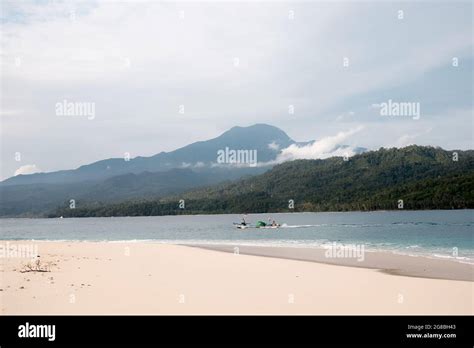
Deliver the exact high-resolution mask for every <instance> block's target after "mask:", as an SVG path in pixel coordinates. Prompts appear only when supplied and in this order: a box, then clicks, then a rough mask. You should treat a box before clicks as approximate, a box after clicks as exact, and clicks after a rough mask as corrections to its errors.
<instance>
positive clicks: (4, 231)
mask: <svg viewBox="0 0 474 348" xmlns="http://www.w3.org/2000/svg"><path fill="white" fill-rule="evenodd" d="M269 217H271V218H273V219H275V220H276V221H277V222H278V223H280V224H284V227H283V228H280V229H246V230H239V229H237V228H235V227H234V226H233V225H232V223H233V222H239V221H240V219H241V216H240V215H193V216H156V217H114V218H81V219H1V220H0V239H2V240H79V241H85V240H87V241H117V242H118V241H141V240H145V241H156V242H162V243H186V244H231V245H257V246H258V245H263V246H290V247H310V248H311V247H324V246H327V245H330V244H331V243H333V242H337V243H340V244H363V245H364V247H365V250H383V251H391V252H396V253H402V254H410V255H428V256H431V257H436V258H450V259H455V260H458V261H461V262H469V263H474V238H473V237H474V230H473V226H474V210H449V211H441V210H437V211H387V212H384V211H381V212H344V213H284V214H249V215H248V216H247V220H248V221H250V222H253V223H255V222H256V221H257V220H265V221H266V220H268V218H269ZM454 248H457V249H454ZM455 250H457V257H455V254H453V251H455Z"/></svg>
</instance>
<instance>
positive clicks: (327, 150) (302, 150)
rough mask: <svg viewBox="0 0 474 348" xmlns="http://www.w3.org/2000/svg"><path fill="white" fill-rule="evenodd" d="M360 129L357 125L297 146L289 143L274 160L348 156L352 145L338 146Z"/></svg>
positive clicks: (350, 154)
mask: <svg viewBox="0 0 474 348" xmlns="http://www.w3.org/2000/svg"><path fill="white" fill-rule="evenodd" d="M362 129H363V127H362V126H358V127H356V128H353V129H350V130H348V131H347V132H339V133H337V134H336V135H334V136H328V137H325V138H322V139H320V140H318V141H315V142H313V143H311V144H308V145H304V146H298V145H296V144H293V145H290V146H289V147H287V148H285V149H283V150H282V151H281V153H280V154H279V155H278V157H277V159H276V162H278V163H280V162H285V161H292V160H295V159H319V158H328V157H333V156H344V155H347V156H348V157H350V156H353V155H354V150H353V148H352V147H350V146H349V147H346V148H340V146H341V145H344V142H345V141H346V140H347V139H348V138H349V137H350V136H352V135H354V134H356V133H358V132H360V131H361V130H362Z"/></svg>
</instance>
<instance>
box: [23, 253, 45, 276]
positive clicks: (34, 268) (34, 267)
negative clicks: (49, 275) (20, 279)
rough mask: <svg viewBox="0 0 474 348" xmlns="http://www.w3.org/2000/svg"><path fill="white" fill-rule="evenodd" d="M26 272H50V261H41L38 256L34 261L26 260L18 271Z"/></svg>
mask: <svg viewBox="0 0 474 348" xmlns="http://www.w3.org/2000/svg"><path fill="white" fill-rule="evenodd" d="M26 272H51V262H47V263H46V264H45V263H42V262H41V259H40V258H39V256H38V258H37V259H36V261H35V262H28V263H27V264H25V265H23V267H22V269H21V270H20V273H26Z"/></svg>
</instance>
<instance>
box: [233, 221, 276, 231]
mask: <svg viewBox="0 0 474 348" xmlns="http://www.w3.org/2000/svg"><path fill="white" fill-rule="evenodd" d="M234 226H235V227H237V228H238V229H240V230H244V229H247V228H280V227H282V226H281V225H280V224H275V225H269V224H266V223H265V222H263V221H257V224H256V225H255V226H252V225H249V224H242V223H238V222H234Z"/></svg>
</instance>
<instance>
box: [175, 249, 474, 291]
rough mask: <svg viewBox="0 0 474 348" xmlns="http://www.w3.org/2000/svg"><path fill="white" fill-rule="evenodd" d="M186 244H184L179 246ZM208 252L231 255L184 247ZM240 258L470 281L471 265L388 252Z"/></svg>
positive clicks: (287, 252) (284, 252)
mask: <svg viewBox="0 0 474 348" xmlns="http://www.w3.org/2000/svg"><path fill="white" fill-rule="evenodd" d="M183 245H186V244H183ZM187 246H190V247H198V248H203V249H208V250H215V251H223V252H228V253H235V252H236V249H235V248H236V246H231V245H187ZM237 247H238V252H239V253H240V254H244V255H254V256H264V257H275V258H283V259H289V260H299V261H309V262H318V263H324V264H329V265H340V266H349V267H361V268H370V269H377V270H380V271H382V272H385V273H388V274H393V275H403V276H407V277H419V278H432V279H447V280H463V281H471V282H473V281H474V265H472V264H466V263H461V262H457V261H455V260H449V259H447V260H442V259H434V258H428V257H422V256H409V255H400V254H393V253H390V252H375V251H370V252H367V251H366V252H365V253H364V258H363V260H360V259H357V257H353V258H328V257H326V256H325V249H318V248H291V247H264V246H241V245H239V246H237Z"/></svg>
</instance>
